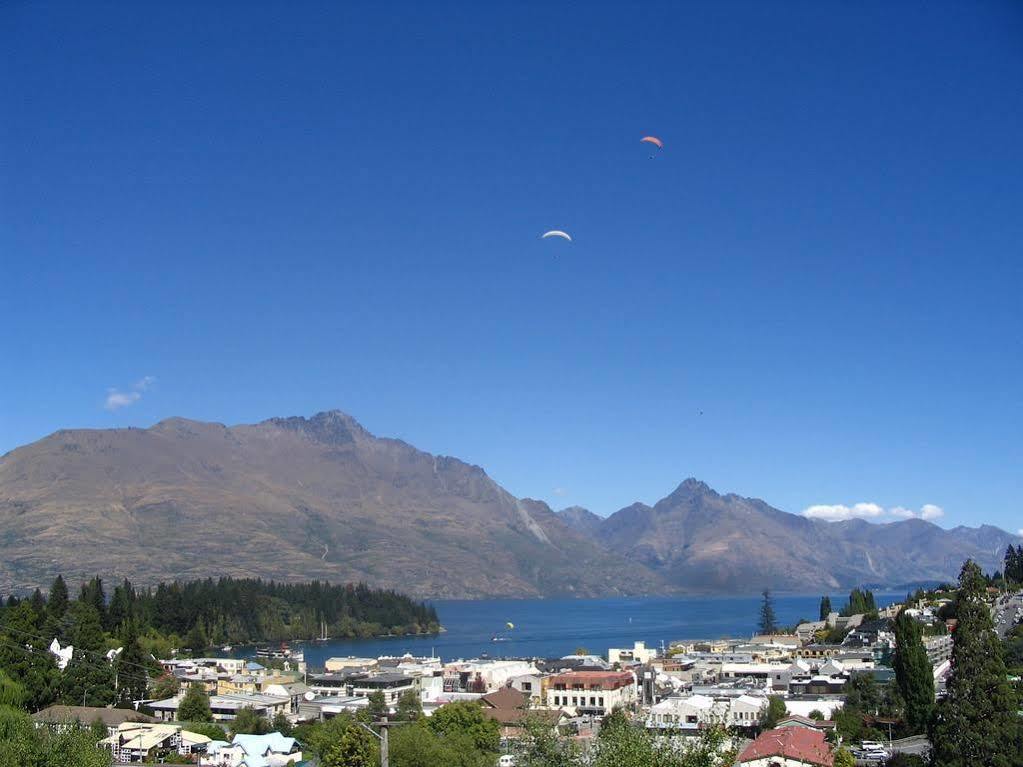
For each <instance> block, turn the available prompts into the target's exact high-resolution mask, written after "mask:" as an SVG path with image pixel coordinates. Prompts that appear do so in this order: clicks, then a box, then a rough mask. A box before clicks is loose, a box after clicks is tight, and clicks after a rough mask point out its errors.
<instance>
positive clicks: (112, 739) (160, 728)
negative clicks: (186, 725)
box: [96, 722, 210, 764]
mask: <svg viewBox="0 0 1023 767" xmlns="http://www.w3.org/2000/svg"><path fill="white" fill-rule="evenodd" d="M209 743H210V739H209V738H208V737H206V736H205V735H201V734H199V733H197V732H188V731H186V730H183V729H182V728H181V727H180V726H178V725H172V724H150V723H148V722H124V723H122V724H121V725H119V726H118V727H117V729H116V730H115V731H114V732H113V734H111V735H108V736H107V737H106V738H104V739H103V740H100V741H99V742H98V743H97V744H96V745H97V746H99V747H100V748H105V749H108V750H109V751H110V753H111V755H112V757H113V761H114V764H135V763H139V762H146V761H156V760H157V759H160V760H163V759H164V758H166V757H167V756H168V755H169V754H179V755H181V756H192V755H195V754H199V753H204V752H205V751H206V747H207V745H208V744H209Z"/></svg>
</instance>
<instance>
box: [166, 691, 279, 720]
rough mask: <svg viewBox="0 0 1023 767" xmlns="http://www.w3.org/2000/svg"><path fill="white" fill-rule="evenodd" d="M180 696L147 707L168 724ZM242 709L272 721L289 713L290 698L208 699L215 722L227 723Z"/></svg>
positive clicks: (174, 716) (244, 696) (241, 696)
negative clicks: (249, 710) (278, 715)
mask: <svg viewBox="0 0 1023 767" xmlns="http://www.w3.org/2000/svg"><path fill="white" fill-rule="evenodd" d="M181 700H182V696H181V695H178V696H175V697H173V698H167V699H166V700H154V701H152V702H150V703H148V704H147V705H148V706H149V708H151V709H152V710H153V713H154V714H155V716H156V718H157V719H158V720H160V721H164V722H170V721H174V720H175V719H177V718H178V706H180V705H181ZM243 708H251V709H252V710H254V711H255V712H256V713H257V714H259V715H260V716H265V717H266V718H267V719H273V718H274V717H275V716H276V715H277V714H279V713H280V714H289V713H291V698H290V697H284V696H277V695H258V694H250V693H243V694H237V695H213V696H211V697H210V711H211V712H212V713H213V720H214V721H215V722H229V721H231V720H232V719H234V718H235V716H237V715H238V712H239V711H241V710H242V709H243Z"/></svg>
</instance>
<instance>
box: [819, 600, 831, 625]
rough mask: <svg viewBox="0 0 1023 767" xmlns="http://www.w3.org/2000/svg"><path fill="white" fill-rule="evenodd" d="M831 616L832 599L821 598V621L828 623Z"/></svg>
mask: <svg viewBox="0 0 1023 767" xmlns="http://www.w3.org/2000/svg"><path fill="white" fill-rule="evenodd" d="M829 615H831V597H829V596H827V595H825V596H823V597H821V612H820V618H819V620H822V621H826V620H827V619H828V616H829Z"/></svg>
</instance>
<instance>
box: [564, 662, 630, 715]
mask: <svg viewBox="0 0 1023 767" xmlns="http://www.w3.org/2000/svg"><path fill="white" fill-rule="evenodd" d="M637 697H638V690H637V685H636V676H635V674H633V673H632V672H631V671H568V672H566V673H562V674H554V675H553V676H552V677H551V678H550V679H549V680H548V682H547V708H552V709H557V708H562V709H565V711H566V712H568V713H569V715H572V716H577V715H579V714H592V715H595V716H603V715H604V714H606V713H609V712H611V711H613V710H614V709H616V708H632V707H633V706H634V705H635V704H636V700H637Z"/></svg>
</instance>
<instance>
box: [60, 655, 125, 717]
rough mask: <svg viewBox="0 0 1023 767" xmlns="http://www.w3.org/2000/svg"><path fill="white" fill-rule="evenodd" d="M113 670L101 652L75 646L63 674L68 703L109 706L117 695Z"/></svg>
mask: <svg viewBox="0 0 1023 767" xmlns="http://www.w3.org/2000/svg"><path fill="white" fill-rule="evenodd" d="M114 686H115V681H114V669H113V667H112V666H111V665H110V664H109V663H108V662H107V659H106V658H105V657H103V656H102V655H94V654H92V653H89V652H86V651H84V650H80V649H78V648H77V647H76V648H75V651H74V654H73V655H72V656H71V661H70V662H69V663H68V664H67V668H65V669H64V671H63V672H62V673H61V677H60V694H59V696H58V697H59V698H60V702H61V703H63V704H64V705H65V706H109V705H110V704H111V703H113V702H114V699H115V698H116V694H115V690H114Z"/></svg>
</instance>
